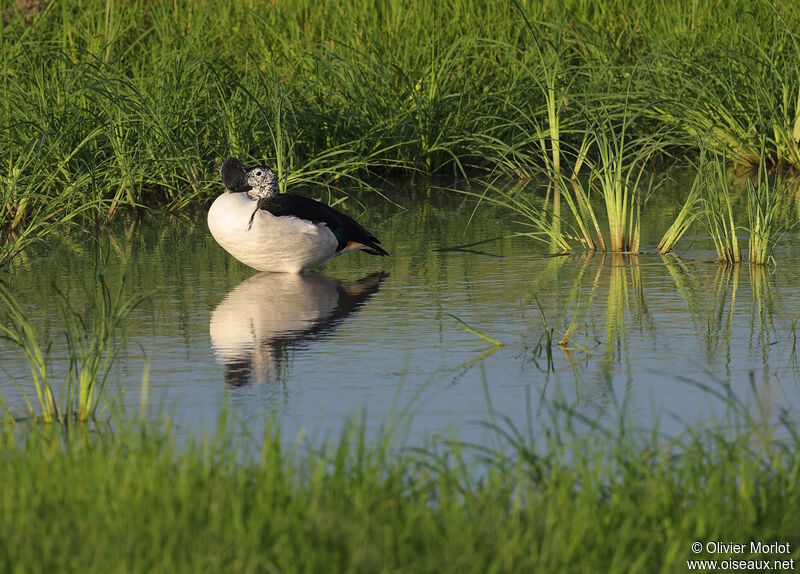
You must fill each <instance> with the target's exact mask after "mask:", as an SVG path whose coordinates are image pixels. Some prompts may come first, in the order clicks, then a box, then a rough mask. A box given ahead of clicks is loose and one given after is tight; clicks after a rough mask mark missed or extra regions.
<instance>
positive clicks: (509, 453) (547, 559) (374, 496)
mask: <svg viewBox="0 0 800 574" xmlns="http://www.w3.org/2000/svg"><path fill="white" fill-rule="evenodd" d="M568 412H569V411H567V413H568ZM555 419H559V420H561V421H562V422H561V423H559V424H558V426H557V427H556V428H551V429H550V431H549V432H548V433H544V432H543V433H542V435H536V436H535V435H534V434H533V431H523V430H521V428H520V427H518V426H517V425H515V424H513V423H512V422H511V421H510V420H508V419H503V418H502V417H499V416H498V417H496V418H495V419H494V420H495V422H494V423H491V424H489V425H487V428H488V429H490V432H493V433H495V434H496V438H497V439H498V440H497V442H496V444H497V446H495V447H491V448H488V449H486V448H481V449H477V450H475V451H473V450H472V449H471V448H470V447H468V446H465V445H458V444H457V443H452V442H450V443H440V444H437V445H430V446H429V447H428V448H426V449H422V450H420V449H413V450H398V449H397V448H393V447H391V446H389V444H390V441H388V440H387V441H379V442H378V443H377V444H370V443H368V442H367V441H366V439H365V438H364V433H363V428H362V427H359V426H357V425H356V426H349V427H347V429H346V430H345V431H344V432H343V433H342V434H341V435H340V436H339V437H337V438H336V439H333V440H330V441H327V442H325V443H324V444H322V445H320V446H319V447H318V448H313V449H310V450H305V449H303V450H302V451H299V450H297V448H291V447H287V446H286V441H285V440H283V439H282V437H281V435H280V431H279V429H277V428H272V429H271V430H269V431H268V432H267V434H266V436H265V437H264V439H263V444H262V445H261V448H260V450H259V451H258V453H257V454H256V455H255V456H253V455H252V453H251V454H250V455H247V454H244V453H242V452H240V451H239V450H238V449H237V448H236V447H234V446H233V443H232V442H230V441H228V440H227V439H226V434H225V433H224V432H220V433H218V434H217V435H216V436H214V437H209V438H206V439H203V440H195V439H188V440H186V441H183V444H182V446H178V443H177V441H176V437H175V435H174V433H173V432H172V431H170V430H168V429H165V428H162V427H160V426H158V425H151V426H148V427H146V428H141V427H139V426H138V425H129V424H125V423H120V424H119V425H117V426H118V428H117V430H115V432H114V433H113V434H111V433H110V434H108V435H100V436H97V435H94V436H93V435H87V434H84V433H70V434H68V435H66V436H65V435H64V434H63V433H60V432H57V431H56V428H54V427H34V428H32V429H31V430H30V432H25V433H19V432H8V430H5V431H4V432H2V433H1V434H0V473H2V476H3V477H4V485H3V495H2V497H0V543H1V544H2V547H3V548H4V549H5V550H4V552H2V553H0V568H2V570H3V571H9V572H13V571H16V570H19V569H24V570H25V571H28V572H41V571H52V570H58V571H59V572H75V571H81V572H84V571H87V570H88V571H116V570H125V571H129V572H152V571H170V572H198V571H211V570H213V571H222V570H224V571H228V572H262V571H280V572H296V571H303V572H332V571H334V572H345V571H346V572H376V571H391V570H403V571H414V572H487V571H521V572H525V571H533V570H536V571H539V570H541V571H551V572H553V571H555V572H564V571H587V572H629V571H635V570H641V571H647V572H674V571H678V570H681V569H684V568H686V561H687V560H688V559H693V558H696V557H697V556H695V555H694V554H693V553H692V552H691V549H690V544H691V542H692V541H694V540H697V539H699V540H717V539H725V540H733V541H742V542H745V541H748V540H751V539H754V540H761V539H767V540H773V539H777V540H793V539H795V538H796V537H797V535H798V534H800V519H799V518H798V515H797V513H796V512H795V511H794V509H795V508H796V507H797V504H798V503H800V499H798V496H800V494H798V492H797V489H796V488H795V487H794V485H795V483H796V476H797V473H798V472H800V456H798V454H797V453H798V452H800V450H799V449H798V448H797V447H798V446H800V445H798V444H797V437H796V435H793V434H791V433H790V434H788V438H785V439H783V440H777V439H776V436H775V435H774V434H772V431H773V430H775V429H772V430H770V429H769V428H768V427H765V426H764V425H763V424H761V423H758V424H757V423H756V422H755V421H753V420H749V419H748V420H744V419H739V420H736V421H725V423H724V424H723V422H720V424H719V426H714V427H713V428H710V429H708V428H699V427H698V428H689V429H687V430H686V432H685V433H683V434H682V435H681V436H679V437H678V438H673V439H667V438H664V437H662V436H660V435H659V434H658V432H652V433H650V432H644V431H635V430H633V429H630V428H627V427H626V426H625V425H621V426H620V427H619V428H618V430H616V431H615V432H611V431H609V430H607V429H604V428H603V427H600V426H596V427H594V428H593V429H592V430H591V431H590V432H588V433H587V432H585V431H586V429H585V428H584V431H579V430H578V426H579V425H578V419H579V417H571V416H568V415H565V413H564V412H563V411H562V412H561V413H560V415H559V417H554V421H555ZM564 421H566V422H564ZM730 422H734V423H736V424H733V425H728V424H727V423H730ZM743 423H746V424H744V425H743ZM622 428H624V429H625V430H624V431H622V430H619V429H622ZM786 428H787V429H789V428H791V427H789V426H788V423H787V427H786ZM732 429H736V430H732ZM546 436H550V437H551V438H550V439H549V440H548V439H545V438H543V437H546ZM784 436H786V435H785V433H784ZM537 437H538V438H537ZM55 509H57V511H56V510H55ZM795 553H796V551H795ZM699 557H700V558H704V557H705V556H703V555H701V556H699ZM756 558H757V557H756Z"/></svg>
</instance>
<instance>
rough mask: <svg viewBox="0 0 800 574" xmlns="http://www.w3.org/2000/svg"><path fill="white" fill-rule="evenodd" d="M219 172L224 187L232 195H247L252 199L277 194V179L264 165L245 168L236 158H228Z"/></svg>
mask: <svg viewBox="0 0 800 574" xmlns="http://www.w3.org/2000/svg"><path fill="white" fill-rule="evenodd" d="M219 172H220V175H221V176H222V182H223V183H224V184H225V187H226V188H227V189H228V190H229V191H232V192H234V193H247V195H248V196H249V197H250V198H252V199H260V198H262V197H270V196H272V195H277V194H278V193H279V189H278V177H277V176H276V175H275V172H274V171H272V170H271V169H269V168H268V167H266V166H264V165H257V166H255V167H251V168H245V167H244V164H243V163H242V162H241V161H239V159H238V158H235V157H229V158H228V159H226V160H225V161H223V162H222V166H220V170H219Z"/></svg>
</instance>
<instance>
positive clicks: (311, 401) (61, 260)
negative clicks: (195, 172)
mask: <svg viewBox="0 0 800 574" xmlns="http://www.w3.org/2000/svg"><path fill="white" fill-rule="evenodd" d="M683 185H686V179H685V178H681V177H677V178H676V182H675V183H674V184H672V185H671V186H664V187H662V188H661V189H660V190H659V192H658V193H659V195H658V197H656V198H655V199H654V200H652V201H651V202H650V204H649V205H648V210H647V212H646V213H645V224H644V229H645V232H644V237H643V241H642V246H643V249H645V250H647V249H650V250H651V251H649V252H645V253H643V254H641V255H639V256H638V257H628V256H618V257H617V256H615V257H612V256H610V255H606V256H603V255H600V254H596V255H593V256H589V255H585V254H583V253H578V254H574V255H569V256H562V257H551V256H549V255H548V252H547V247H546V246H544V245H542V244H539V243H537V242H535V241H533V240H531V239H529V238H526V237H520V236H515V232H517V231H519V230H520V229H521V228H520V227H519V225H518V224H517V223H516V222H515V216H514V215H512V214H509V213H508V212H507V211H504V210H502V209H500V208H495V207H492V206H488V205H484V206H481V207H480V208H478V209H477V210H476V211H474V203H472V202H471V201H469V200H468V199H466V198H464V197H463V196H460V195H457V194H454V193H443V192H439V191H436V190H433V189H427V188H426V187H425V185H424V184H420V185H407V186H404V187H403V188H398V189H393V190H387V195H388V196H389V197H391V199H392V200H393V201H394V202H396V205H392V203H390V202H388V201H386V200H385V199H382V198H380V197H378V196H377V195H376V194H368V193H363V194H360V195H358V196H357V197H355V196H354V197H351V198H350V199H348V201H347V202H345V204H343V206H340V207H341V208H342V209H344V210H346V211H348V212H349V213H351V214H354V215H356V216H357V218H358V219H360V220H361V221H362V222H363V223H364V224H365V225H366V226H367V227H369V228H370V229H372V230H373V231H374V232H375V233H376V234H377V235H378V237H380V238H381V241H382V243H383V245H384V246H385V247H386V248H387V249H388V251H389V252H390V253H391V257H389V258H385V259H381V258H378V257H372V256H368V255H362V254H348V255H345V256H343V257H341V258H338V259H336V260H333V261H332V262H330V263H328V264H327V265H326V266H324V267H323V268H322V269H320V271H319V272H318V273H313V274H308V275H302V276H292V275H285V274H264V273H256V272H254V271H252V270H250V269H248V268H246V267H244V266H243V265H241V264H239V263H238V262H236V261H235V260H233V259H232V258H231V257H229V256H228V255H227V254H226V253H224V252H223V251H222V249H221V248H220V247H218V246H217V245H216V244H215V243H214V241H213V239H212V238H211V236H210V234H209V233H208V230H207V227H206V224H205V219H204V217H202V216H200V217H198V218H197V219H196V220H194V219H187V218H183V219H181V218H177V217H158V218H148V219H147V220H146V221H144V222H140V223H138V224H136V225H133V224H128V225H126V226H119V227H115V228H114V232H113V234H111V236H107V234H105V233H104V234H101V235H100V236H98V237H94V236H91V235H87V234H82V235H81V234H77V235H72V236H69V237H66V238H60V239H58V240H57V241H55V242H54V243H55V245H53V246H51V247H49V248H48V249H46V250H40V251H35V252H31V253H29V254H28V255H27V257H26V259H25V260H24V261H23V262H22V263H21V264H20V265H19V266H18V267H17V268H15V269H14V270H12V273H11V276H10V277H9V279H8V280H9V282H10V284H11V285H12V287H13V289H14V290H15V292H16V293H17V295H18V296H19V298H20V300H21V302H22V304H23V306H24V307H25V309H26V310H27V312H28V314H29V316H30V317H31V319H32V320H33V321H34V323H35V325H36V326H37V328H39V329H40V330H41V332H42V333H43V337H46V338H49V340H51V341H52V343H53V346H52V349H51V356H52V360H53V363H54V368H55V369H56V370H58V369H59V368H61V369H62V372H63V357H64V347H65V345H64V337H63V334H62V332H63V328H62V327H61V324H62V321H63V320H62V319H61V317H62V315H61V311H60V303H59V297H58V295H57V290H61V291H63V292H66V293H68V298H69V300H70V302H71V304H72V305H73V307H74V308H75V309H76V310H81V312H83V311H82V309H84V307H85V301H86V299H87V293H88V292H91V289H92V285H93V284H94V281H95V269H98V268H102V269H103V270H104V274H105V276H106V277H107V278H108V280H109V282H110V283H111V284H112V286H113V285H117V284H119V282H120V281H122V280H123V277H125V279H124V280H125V281H126V285H127V288H126V289H127V291H128V292H130V293H141V294H144V295H146V296H147V299H146V301H145V302H144V303H143V304H142V305H141V306H140V307H139V308H138V309H137V311H136V312H135V313H134V315H133V316H132V317H131V318H130V319H129V321H128V323H127V327H126V330H125V335H124V337H121V338H120V339H119V340H118V342H117V344H118V347H119V349H120V355H119V358H118V359H117V362H116V363H115V365H114V371H113V374H112V376H111V379H112V381H111V384H110V386H112V387H113V388H114V389H117V390H119V389H121V390H123V391H124V399H123V400H124V401H125V403H126V404H128V405H130V406H131V407H132V408H135V406H136V405H137V404H138V400H139V395H140V393H139V389H140V385H141V381H142V375H143V372H144V369H145V363H146V362H149V368H150V371H149V373H150V377H149V378H150V408H151V410H152V411H153V412H154V413H157V412H167V413H169V414H171V415H173V416H174V418H175V419H176V420H177V422H178V424H180V425H181V426H182V427H184V428H186V429H189V430H191V431H192V432H199V431H200V430H201V429H211V428H213V427H214V425H215V423H216V421H217V419H218V417H219V414H220V412H221V410H222V409H223V407H224V406H225V405H227V406H228V407H229V413H230V414H231V415H232V416H233V417H234V418H235V420H237V421H238V422H237V424H238V425H239V426H240V427H241V429H242V431H241V432H242V434H243V435H247V434H249V433H252V434H253V436H258V434H259V432H260V430H261V429H262V428H263V426H264V424H265V422H266V421H268V420H270V419H272V418H276V419H277V420H279V421H280V423H281V424H282V427H283V429H284V436H286V437H290V438H293V437H294V436H296V434H297V433H298V432H299V431H300V430H301V429H304V431H305V432H306V433H308V434H310V435H311V436H316V437H320V436H324V435H326V434H329V433H335V432H338V431H339V430H340V429H341V428H342V424H343V421H344V420H345V419H346V418H347V417H350V416H353V415H358V414H361V413H365V416H366V420H367V424H368V427H369V428H370V429H373V430H374V429H377V428H380V427H381V426H382V425H383V424H384V422H385V421H386V419H387V417H389V415H390V413H392V412H393V410H394V411H395V412H396V411H397V410H399V409H402V408H404V407H406V406H408V405H412V404H413V412H414V418H413V421H412V423H411V425H410V427H409V430H410V436H411V440H412V441H417V440H420V441H421V440H423V439H425V438H426V437H430V436H434V435H437V434H441V433H453V434H459V435H461V436H463V437H464V438H468V439H476V438H479V437H481V436H482V433H484V432H485V431H484V430H482V429H481V427H479V426H477V425H471V424H468V423H471V422H474V421H485V420H487V419H489V417H490V412H489V406H488V402H487V393H486V392H485V391H486V390H488V395H489V397H490V400H491V406H492V408H493V409H494V411H496V412H497V413H501V414H503V415H507V416H509V417H511V419H512V420H514V421H515V422H516V423H517V424H519V425H520V426H523V425H525V424H527V423H526V417H527V416H529V413H530V416H532V417H534V418H536V417H539V418H543V419H544V418H546V417H547V409H546V408H545V405H551V404H553V403H554V402H564V403H566V404H568V405H571V406H572V407H573V408H575V409H577V410H578V411H580V412H581V413H582V414H585V415H586V416H588V417H590V418H592V419H600V420H607V421H613V420H616V418H617V417H618V416H619V413H620V409H621V408H624V410H625V413H626V416H628V417H630V418H632V420H633V422H634V423H636V424H638V425H641V426H645V427H649V426H651V425H652V424H653V420H654V419H655V418H659V419H660V420H661V426H662V428H665V429H666V430H667V431H671V430H675V431H677V430H679V429H680V428H682V426H683V424H684V422H683V421H697V420H700V421H704V420H711V418H712V417H713V416H714V415H715V413H719V412H721V404H720V402H719V401H718V400H717V399H715V398H714V397H713V396H712V395H711V394H710V393H708V392H707V391H704V390H703V389H702V386H703V385H711V386H712V387H714V388H715V389H720V388H722V386H723V385H726V384H729V385H730V388H731V389H732V390H733V391H734V392H736V393H737V394H738V395H739V396H741V397H743V398H745V400H747V401H748V402H749V403H750V404H752V405H753V409H754V411H755V410H757V405H758V404H759V403H760V404H761V405H762V406H763V407H765V410H766V412H770V413H772V414H777V413H778V412H779V411H780V410H781V409H788V410H789V411H791V413H793V414H796V411H797V407H798V404H799V401H798V372H799V371H798V364H800V363H799V362H798V360H797V356H796V354H795V346H794V328H795V326H796V322H797V319H798V317H800V308H799V307H798V301H800V299H798V293H799V292H800V290H798V287H799V286H800V277H798V265H797V263H798V260H799V259H800V247H799V246H798V245H797V242H796V240H795V234H793V233H789V234H787V235H786V237H785V238H784V246H783V247H781V248H780V249H779V250H778V252H777V253H776V255H775V258H776V260H777V262H778V264H777V265H776V266H770V267H767V268H766V269H761V270H758V271H751V269H750V268H749V266H747V265H743V266H741V268H733V269H730V268H729V269H725V268H722V267H720V266H718V265H717V264H715V263H713V262H712V261H711V260H712V259H713V253H712V252H711V251H710V247H711V246H710V244H708V243H707V242H704V241H703V240H702V237H701V236H698V237H688V238H684V240H682V242H681V243H680V244H679V251H680V253H681V257H680V258H673V257H670V258H662V257H660V256H659V255H658V254H657V253H656V252H655V250H654V246H655V244H656V243H657V241H658V239H659V236H660V234H661V233H662V232H663V230H664V229H666V227H667V226H668V224H669V221H670V218H671V217H672V216H673V214H674V210H675V209H676V207H675V206H677V205H678V204H679V197H681V196H682V195H681V186H683ZM473 211H474V213H473ZM459 320H460V321H463V322H465V323H466V324H468V325H469V326H471V327H472V328H473V329H475V330H477V331H480V332H481V333H484V334H486V335H488V336H490V337H492V338H494V339H497V340H499V341H500V342H502V343H503V346H502V347H500V348H496V347H493V346H492V345H491V344H490V343H488V342H487V341H485V340H483V339H481V338H479V337H477V336H476V335H474V334H473V333H470V332H468V331H466V330H464V329H463V325H462V323H461V322H460V321H459ZM551 329H552V338H553V342H552V345H551V346H550V348H549V351H550V352H549V353H548V345H547V336H546V333H547V332H548V331H549V330H551ZM567 333H569V337H568V340H567V341H566V342H565V345H564V346H563V347H562V346H560V345H559V340H560V339H562V337H564V335H565V334H567ZM0 345H2V346H0V353H1V354H0V357H1V358H2V371H0V377H2V378H3V381H2V383H0V389H1V390H2V393H3V395H4V396H5V398H6V401H7V402H8V403H9V404H10V405H11V406H12V408H14V407H20V406H21V405H22V402H21V400H20V393H19V391H18V390H17V388H16V387H15V382H18V383H20V384H22V385H23V387H26V388H27V387H29V385H28V381H29V372H28V371H27V365H26V363H25V362H24V357H23V356H22V354H21V353H20V352H19V351H18V350H17V349H15V348H13V347H11V346H10V345H9V344H8V343H5V342H3V343H0ZM59 361H61V363H59ZM751 385H752V388H753V389H755V391H754V392H753V391H751ZM114 389H112V393H116V390H114ZM623 404H624V407H622V406H621V405H623ZM154 416H155V414H154ZM465 423H466V424H465Z"/></svg>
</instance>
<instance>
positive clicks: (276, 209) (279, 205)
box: [258, 193, 389, 255]
mask: <svg viewBox="0 0 800 574" xmlns="http://www.w3.org/2000/svg"><path fill="white" fill-rule="evenodd" d="M258 208H259V209H263V210H264V211H268V212H270V213H271V214H272V215H274V216H276V217H282V216H287V217H297V218H298V219H304V220H306V221H310V222H311V223H315V224H321V223H324V224H325V225H327V226H328V228H329V229H330V230H331V231H332V232H333V234H334V235H335V236H336V239H337V241H338V242H339V250H342V249H345V248H346V247H357V248H359V249H362V250H363V251H366V252H367V253H371V254H372V255H389V254H388V253H387V252H386V250H385V249H383V247H381V246H380V241H379V240H378V238H377V237H375V236H374V235H372V233H370V232H369V231H367V230H366V229H364V228H363V227H361V225H359V224H358V222H357V221H355V220H354V219H353V218H352V217H349V216H347V215H345V214H344V213H342V212H340V211H337V210H335V209H334V208H332V207H331V206H329V205H325V204H324V203H321V202H319V201H317V200H315V199H311V198H310V197H304V196H302V195H295V194H293V193H281V194H279V195H273V196H271V197H264V198H261V199H259V200H258ZM354 244H355V245H354Z"/></svg>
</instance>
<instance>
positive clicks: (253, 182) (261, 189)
mask: <svg viewBox="0 0 800 574" xmlns="http://www.w3.org/2000/svg"><path fill="white" fill-rule="evenodd" d="M244 180H245V183H246V186H247V187H249V188H250V190H249V191H248V192H247V195H249V196H250V197H252V198H254V199H255V198H258V199H261V198H263V197H271V196H273V195H278V193H279V192H280V190H279V189H278V176H276V175H275V172H274V171H272V170H271V169H269V168H268V167H267V166H265V165H257V166H255V167H251V168H250V169H248V170H247V171H245V177H244Z"/></svg>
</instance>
